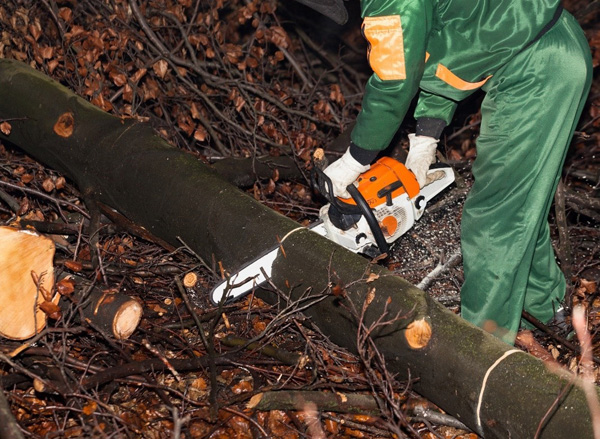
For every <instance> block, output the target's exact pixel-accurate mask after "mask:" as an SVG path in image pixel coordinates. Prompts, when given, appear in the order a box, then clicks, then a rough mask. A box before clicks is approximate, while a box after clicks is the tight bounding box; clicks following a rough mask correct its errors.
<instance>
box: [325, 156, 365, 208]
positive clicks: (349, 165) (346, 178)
mask: <svg viewBox="0 0 600 439" xmlns="http://www.w3.org/2000/svg"><path fill="white" fill-rule="evenodd" d="M370 167H371V165H361V164H360V163H359V162H358V161H357V160H356V159H355V158H354V157H352V155H351V154H350V149H348V150H347V151H346V152H345V153H344V155H342V156H341V157H340V158H339V159H337V160H336V161H335V162H333V163H332V164H331V165H329V166H327V168H325V170H324V171H323V172H324V173H325V174H326V175H327V176H328V177H329V178H330V179H331V183H332V185H333V195H335V196H336V197H342V198H350V194H349V193H348V191H347V190H346V187H347V186H348V185H349V184H352V183H354V181H355V180H356V179H357V178H358V176H359V175H360V174H362V173H363V172H365V171H368V170H369V168H370Z"/></svg>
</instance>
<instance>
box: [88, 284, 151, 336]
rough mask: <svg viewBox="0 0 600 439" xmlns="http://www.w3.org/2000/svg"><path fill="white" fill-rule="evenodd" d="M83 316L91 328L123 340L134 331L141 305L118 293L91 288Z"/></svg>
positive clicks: (138, 321)
mask: <svg viewBox="0 0 600 439" xmlns="http://www.w3.org/2000/svg"><path fill="white" fill-rule="evenodd" d="M82 311H83V316H84V318H85V319H87V320H89V321H90V322H91V323H92V324H93V326H94V327H95V328H96V329H98V330H100V331H102V332H104V333H106V334H108V335H109V336H110V337H114V338H116V339H117V340H125V339H127V338H129V336H130V335H131V334H133V332H134V331H135V330H136V328H137V327H138V324H139V323H140V320H141V319H142V314H143V309H142V305H141V304H140V303H139V302H138V301H137V300H136V299H134V298H132V297H130V296H127V295H126V294H121V293H119V292H108V291H104V290H102V289H101V288H97V287H95V288H93V289H92V291H91V292H90V294H89V296H88V297H86V298H85V306H84V307H83V310H82Z"/></svg>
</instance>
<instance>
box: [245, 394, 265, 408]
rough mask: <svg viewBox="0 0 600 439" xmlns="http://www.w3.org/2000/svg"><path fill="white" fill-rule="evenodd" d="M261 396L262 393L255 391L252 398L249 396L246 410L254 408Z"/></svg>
mask: <svg viewBox="0 0 600 439" xmlns="http://www.w3.org/2000/svg"><path fill="white" fill-rule="evenodd" d="M262 397H263V393H257V394H256V395H254V396H253V397H252V398H250V401H248V404H246V408H247V409H248V410H252V409H254V408H255V407H256V406H257V405H258V404H260V401H261V400H262Z"/></svg>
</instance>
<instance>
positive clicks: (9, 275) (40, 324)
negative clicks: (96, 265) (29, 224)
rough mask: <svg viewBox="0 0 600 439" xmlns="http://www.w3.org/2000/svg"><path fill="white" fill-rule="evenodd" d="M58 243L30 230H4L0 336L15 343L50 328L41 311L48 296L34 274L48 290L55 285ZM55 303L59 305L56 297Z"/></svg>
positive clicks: (0, 242) (0, 235)
mask: <svg viewBox="0 0 600 439" xmlns="http://www.w3.org/2000/svg"><path fill="white" fill-rule="evenodd" d="M53 258H54V243H53V242H52V240H50V239H48V238H46V237H44V236H40V235H37V234H35V233H33V232H30V231H27V230H17V229H13V228H11V227H0V335H1V336H3V337H6V338H10V339H14V340H23V339H26V338H29V337H32V336H34V335H35V334H36V333H38V332H39V331H41V330H42V329H43V328H44V327H45V326H46V315H45V314H44V312H42V311H41V310H40V309H39V306H38V305H39V304H40V303H42V302H43V301H44V297H43V295H42V293H41V291H39V289H38V287H37V286H36V284H35V282H34V280H33V277H32V273H34V274H35V277H36V278H38V279H40V281H39V285H41V286H42V287H43V288H44V289H45V290H46V291H48V292H51V291H52V287H53V285H54V267H53V262H52V261H53ZM53 296H54V297H53V298H52V302H54V303H57V302H58V299H59V297H58V295H57V294H54V295H53Z"/></svg>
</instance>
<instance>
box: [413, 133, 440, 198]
mask: <svg viewBox="0 0 600 439" xmlns="http://www.w3.org/2000/svg"><path fill="white" fill-rule="evenodd" d="M408 141H409V150H408V156H407V157H406V163H405V165H406V167H407V168H408V169H410V170H411V171H412V172H413V174H415V177H416V178H417V181H418V182H419V186H420V187H423V186H425V184H426V182H427V171H428V170H429V166H431V164H432V163H435V151H436V149H437V144H438V142H439V140H438V139H434V138H433V137H428V136H417V135H416V134H409V135H408Z"/></svg>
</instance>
